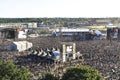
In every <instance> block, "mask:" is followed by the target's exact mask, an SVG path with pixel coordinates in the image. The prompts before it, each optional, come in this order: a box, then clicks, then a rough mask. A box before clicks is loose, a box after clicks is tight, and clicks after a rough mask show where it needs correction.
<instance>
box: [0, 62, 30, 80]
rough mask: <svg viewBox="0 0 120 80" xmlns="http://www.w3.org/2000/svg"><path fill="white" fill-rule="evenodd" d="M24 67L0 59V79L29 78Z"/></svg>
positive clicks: (15, 79)
mask: <svg viewBox="0 0 120 80" xmlns="http://www.w3.org/2000/svg"><path fill="white" fill-rule="evenodd" d="M30 78H31V75H30V74H29V72H28V70H27V69H26V68H24V67H23V68H18V67H17V66H16V65H14V64H13V62H12V61H0V80H30Z"/></svg>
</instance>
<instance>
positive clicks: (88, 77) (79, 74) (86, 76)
mask: <svg viewBox="0 0 120 80" xmlns="http://www.w3.org/2000/svg"><path fill="white" fill-rule="evenodd" d="M62 80H104V79H103V77H102V76H101V75H100V74H99V72H98V71H97V70H95V69H93V68H91V67H88V66H76V67H71V68H68V69H67V70H66V73H64V75H63V76H62Z"/></svg>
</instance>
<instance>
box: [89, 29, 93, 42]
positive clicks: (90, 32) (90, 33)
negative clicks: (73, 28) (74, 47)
mask: <svg viewBox="0 0 120 80" xmlns="http://www.w3.org/2000/svg"><path fill="white" fill-rule="evenodd" d="M89 37H90V40H93V39H94V31H93V30H91V29H90V30H89Z"/></svg>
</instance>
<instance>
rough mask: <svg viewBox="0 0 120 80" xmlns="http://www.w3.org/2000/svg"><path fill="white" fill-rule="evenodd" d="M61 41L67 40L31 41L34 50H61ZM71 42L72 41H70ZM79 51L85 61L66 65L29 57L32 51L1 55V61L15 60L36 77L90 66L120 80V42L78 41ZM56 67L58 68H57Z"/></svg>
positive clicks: (4, 52)
mask: <svg viewBox="0 0 120 80" xmlns="http://www.w3.org/2000/svg"><path fill="white" fill-rule="evenodd" d="M60 40H61V41H68V40H67V39H62V38H61V39H59V38H48V39H47V38H37V39H29V41H30V42H33V49H36V48H37V49H38V48H50V47H59V48H61V44H60ZM69 41H70V40H69ZM75 43H76V44H77V51H80V53H81V54H82V55H83V58H84V61H83V63H82V62H81V61H73V62H71V61H70V62H66V63H64V64H63V63H56V64H51V63H47V64H46V63H43V62H39V61H38V60H37V59H36V58H33V57H32V58H31V56H29V54H30V51H25V52H7V51H2V52H1V53H0V59H3V60H13V61H14V63H15V64H16V65H18V66H25V67H27V68H28V69H29V70H30V72H31V73H33V74H34V75H39V74H43V73H45V72H46V71H50V72H52V73H55V74H62V73H63V72H64V70H65V68H67V67H70V66H75V65H88V66H91V67H93V68H95V69H97V70H98V71H99V72H100V73H101V75H102V76H103V77H104V78H105V79H106V80H120V42H117V41H109V40H94V41H77V42H75ZM55 65H56V66H55Z"/></svg>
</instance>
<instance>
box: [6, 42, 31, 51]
mask: <svg viewBox="0 0 120 80" xmlns="http://www.w3.org/2000/svg"><path fill="white" fill-rule="evenodd" d="M32 46H33V44H32V43H31V42H28V41H14V42H12V43H11V44H9V45H7V46H6V50H8V51H19V52H21V51H25V50H27V49H29V48H31V47H32Z"/></svg>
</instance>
